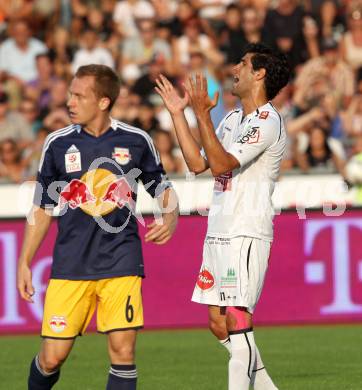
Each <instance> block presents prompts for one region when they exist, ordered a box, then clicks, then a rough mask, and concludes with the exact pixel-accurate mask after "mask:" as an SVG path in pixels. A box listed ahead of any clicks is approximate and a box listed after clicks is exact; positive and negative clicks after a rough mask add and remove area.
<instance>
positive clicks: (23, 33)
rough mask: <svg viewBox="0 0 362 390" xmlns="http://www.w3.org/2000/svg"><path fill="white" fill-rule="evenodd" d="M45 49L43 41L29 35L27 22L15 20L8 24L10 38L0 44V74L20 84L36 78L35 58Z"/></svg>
mask: <svg viewBox="0 0 362 390" xmlns="http://www.w3.org/2000/svg"><path fill="white" fill-rule="evenodd" d="M46 51H47V48H46V46H45V45H44V43H42V42H41V41H39V40H38V39H36V38H32V37H31V31H30V28H29V26H28V24H27V22H25V21H23V20H17V21H15V22H14V23H13V24H12V25H11V26H10V38H8V39H6V40H5V41H4V42H3V43H2V44H1V45H0V75H2V76H3V78H12V79H15V80H16V81H18V82H19V83H20V84H23V83H26V82H28V81H31V80H34V79H36V78H37V76H38V74H37V69H36V63H35V62H36V61H35V58H36V56H37V55H38V54H41V53H45V52H46Z"/></svg>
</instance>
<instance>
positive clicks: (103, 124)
mask: <svg viewBox="0 0 362 390" xmlns="http://www.w3.org/2000/svg"><path fill="white" fill-rule="evenodd" d="M110 126H111V120H110V118H109V115H104V116H101V117H98V118H95V119H94V120H93V121H91V122H89V123H87V124H86V125H84V126H83V130H84V131H86V132H87V133H89V134H91V135H93V136H94V137H100V136H101V135H102V134H103V133H105V132H106V131H107V130H108V129H109V128H110Z"/></svg>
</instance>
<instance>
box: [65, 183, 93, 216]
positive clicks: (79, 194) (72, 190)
mask: <svg viewBox="0 0 362 390" xmlns="http://www.w3.org/2000/svg"><path fill="white" fill-rule="evenodd" d="M95 201H96V197H95V196H93V195H92V193H91V191H90V189H89V187H88V186H87V184H86V183H84V182H83V181H82V180H78V179H73V180H72V181H71V182H70V183H69V184H67V185H66V186H65V187H64V189H63V191H62V192H61V193H60V197H59V207H60V209H63V208H64V207H65V205H66V204H68V205H69V207H70V208H71V209H73V210H74V209H76V208H78V207H80V206H81V205H82V204H85V203H88V202H91V203H94V202H95Z"/></svg>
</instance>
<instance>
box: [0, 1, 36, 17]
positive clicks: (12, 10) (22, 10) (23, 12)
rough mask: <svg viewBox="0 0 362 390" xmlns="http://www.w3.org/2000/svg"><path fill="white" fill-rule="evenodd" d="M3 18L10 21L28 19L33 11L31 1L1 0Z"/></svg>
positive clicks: (0, 7) (0, 11)
mask: <svg viewBox="0 0 362 390" xmlns="http://www.w3.org/2000/svg"><path fill="white" fill-rule="evenodd" d="M0 13H2V15H3V18H4V20H8V21H10V22H12V21H14V20H19V19H24V20H26V19H30V18H31V15H32V13H33V1H32V0H31V1H28V0H18V1H14V0H2V1H1V6H0Z"/></svg>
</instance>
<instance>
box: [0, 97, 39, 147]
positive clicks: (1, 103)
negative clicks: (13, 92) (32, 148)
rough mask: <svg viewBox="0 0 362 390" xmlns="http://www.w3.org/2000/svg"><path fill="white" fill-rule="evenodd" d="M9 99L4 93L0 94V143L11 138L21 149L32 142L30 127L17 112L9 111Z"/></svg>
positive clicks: (32, 135) (32, 136)
mask: <svg viewBox="0 0 362 390" xmlns="http://www.w3.org/2000/svg"><path fill="white" fill-rule="evenodd" d="M8 101H9V98H8V95H7V94H6V93H5V92H1V93H0V142H1V141H3V140H5V139H8V138H12V139H14V140H16V141H17V142H19V146H20V147H21V148H22V147H24V146H26V145H28V144H30V142H31V141H32V140H33V138H34V134H33V132H32V130H31V127H30V125H29V124H28V123H26V121H25V119H24V118H23V117H22V116H21V114H20V113H19V112H17V111H11V110H9V104H8Z"/></svg>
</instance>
